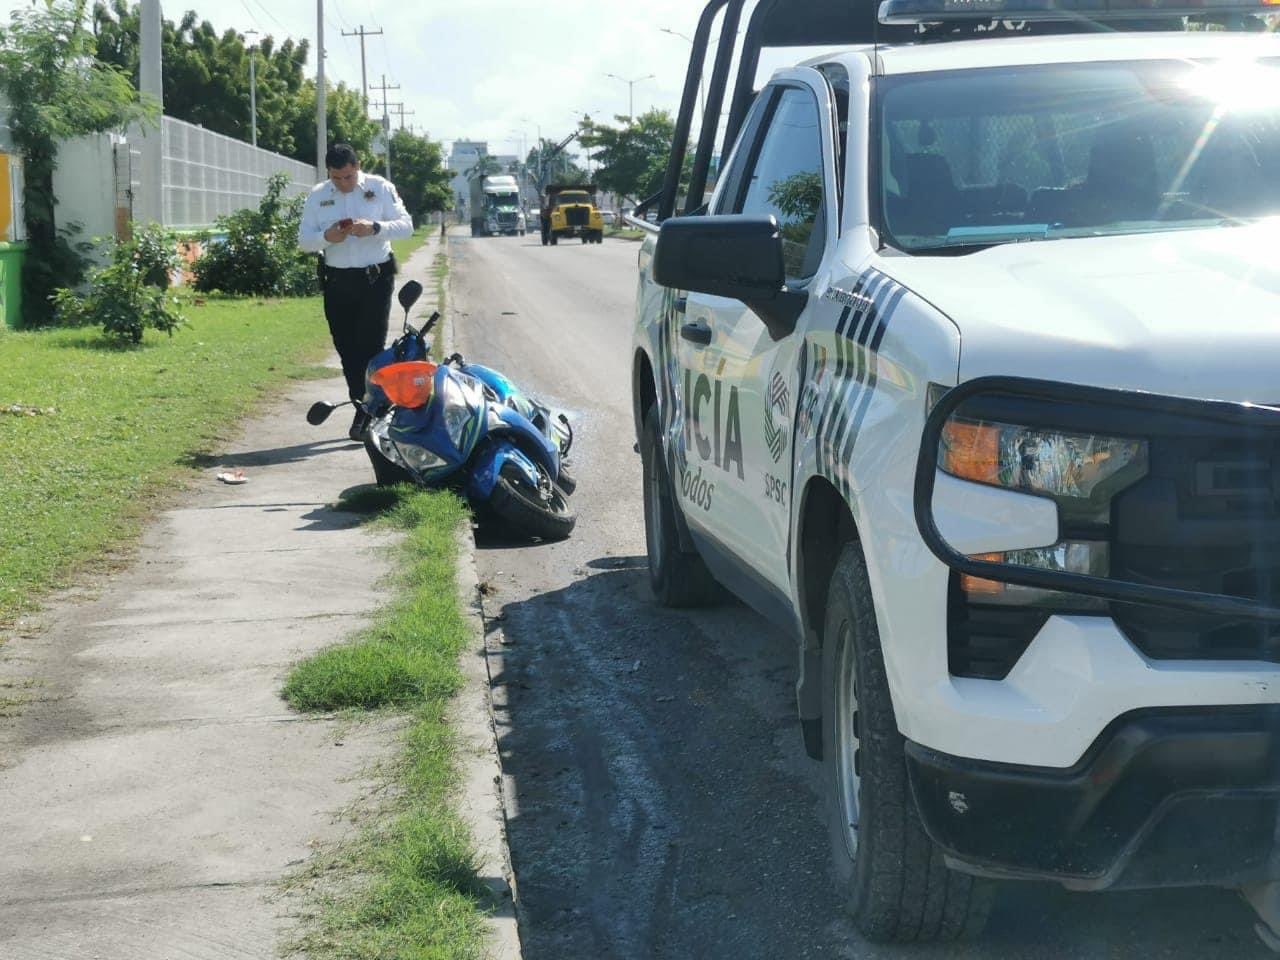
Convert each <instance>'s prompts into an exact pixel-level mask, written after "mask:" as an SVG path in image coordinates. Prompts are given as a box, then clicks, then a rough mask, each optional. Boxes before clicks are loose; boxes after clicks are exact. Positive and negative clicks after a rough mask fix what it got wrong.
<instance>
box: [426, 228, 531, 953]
mask: <svg viewBox="0 0 1280 960" xmlns="http://www.w3.org/2000/svg"><path fill="white" fill-rule="evenodd" d="M431 248H432V252H431V257H432V263H433V264H434V262H435V255H436V253H438V252H439V251H440V250H443V251H444V253H445V255H446V256H448V252H449V245H448V243H447V242H444V243H442V242H441V241H440V240H439V239H438V238H433V240H432V244H431ZM450 277H451V275H447V276H446V277H445V305H446V309H445V310H443V311H442V313H443V314H444V316H443V322H442V323H441V325H440V337H441V342H442V344H443V350H442V351H441V354H442V355H443V356H448V355H449V354H451V353H452V352H453V318H452V315H451V311H450V310H449V309H448V305H449V304H450V303H451V302H452V297H451V296H450V292H449V286H450ZM433 292H434V291H433ZM457 587H458V605H459V608H460V609H461V611H462V615H463V616H464V617H465V618H466V621H467V648H466V651H465V652H464V653H463V655H462V659H461V661H460V664H459V666H460V667H461V669H462V674H463V678H464V686H463V690H462V692H461V693H460V694H459V695H458V697H457V698H456V699H455V701H454V703H453V705H452V707H451V708H450V709H451V713H452V714H453V717H452V719H453V724H452V726H453V728H454V730H455V731H456V732H457V734H458V738H459V741H460V745H461V749H460V750H459V761H458V766H459V774H460V778H461V782H462V796H461V799H460V802H459V806H460V810H459V813H460V814H461V816H462V818H463V820H464V821H465V822H466V823H467V825H468V826H469V827H470V829H471V836H472V838H473V842H474V843H475V846H476V859H477V864H476V866H477V869H478V870H479V873H480V876H481V879H482V880H483V882H484V884H485V886H487V887H488V888H489V890H490V893H491V896H492V902H493V910H492V913H490V915H489V917H488V920H487V923H488V926H489V930H490V946H491V949H492V950H493V953H492V956H493V957H494V958H495V960H521V958H522V956H523V954H522V952H521V946H520V927H519V923H518V922H517V919H516V909H517V908H516V900H517V888H516V875H515V871H514V869H512V866H511V850H510V847H509V846H508V843H507V813H506V810H507V807H506V802H505V798H504V797H503V795H502V783H503V780H502V761H501V758H500V755H499V753H498V736H497V727H496V725H495V723H494V716H493V701H492V697H491V695H490V691H491V690H492V685H493V677H492V670H491V664H490V663H489V655H488V644H487V643H486V640H485V626H484V606H483V603H482V600H481V594H480V576H479V574H478V573H477V571H476V543H475V537H474V536H473V535H472V533H471V530H470V528H464V529H462V530H460V531H459V532H458V569H457Z"/></svg>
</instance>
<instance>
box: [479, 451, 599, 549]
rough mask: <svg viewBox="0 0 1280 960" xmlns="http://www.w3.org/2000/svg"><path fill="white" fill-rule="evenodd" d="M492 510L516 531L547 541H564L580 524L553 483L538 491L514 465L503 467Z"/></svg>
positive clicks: (540, 472)
mask: <svg viewBox="0 0 1280 960" xmlns="http://www.w3.org/2000/svg"><path fill="white" fill-rule="evenodd" d="M538 472H539V474H542V470H541V468H539V471H538ZM543 479H544V480H545V479H546V478H545V476H544V477H543ZM488 506H489V509H490V510H491V511H492V512H493V513H494V515H496V516H497V517H498V518H499V519H501V520H502V521H503V522H504V523H506V524H507V525H508V526H509V527H511V529H512V530H515V531H517V532H519V533H522V534H525V535H526V536H530V537H540V538H541V539H543V540H563V539H564V538H565V537H567V536H569V534H570V533H572V532H573V528H574V526H575V525H576V524H577V522H578V518H577V517H576V516H575V515H574V514H573V513H571V512H570V511H569V504H568V502H567V501H566V500H565V495H564V493H563V491H561V490H560V489H559V488H557V487H556V485H555V484H554V483H550V482H547V483H545V484H543V485H541V486H540V487H539V488H538V489H534V488H533V487H531V486H530V485H529V481H528V480H527V479H525V478H524V475H523V474H522V473H521V472H520V468H519V467H516V466H515V465H513V464H504V465H503V467H502V471H501V472H500V473H499V474H498V480H497V483H496V484H495V485H494V488H493V493H492V494H490V496H489V504H488Z"/></svg>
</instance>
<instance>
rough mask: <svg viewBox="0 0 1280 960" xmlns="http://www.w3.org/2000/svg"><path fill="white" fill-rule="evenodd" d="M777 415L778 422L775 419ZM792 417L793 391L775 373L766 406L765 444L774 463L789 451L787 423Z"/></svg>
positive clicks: (779, 374) (770, 384) (778, 374)
mask: <svg viewBox="0 0 1280 960" xmlns="http://www.w3.org/2000/svg"><path fill="white" fill-rule="evenodd" d="M774 414H777V417H778V420H780V421H781V422H778V420H775V419H774ZM790 416H791V389H790V388H789V387H788V386H787V381H786V379H785V378H784V377H783V376H782V374H781V373H774V375H773V379H772V380H771V381H770V382H769V396H768V397H766V398H765V404H764V443H765V446H766V447H768V448H769V455H770V456H771V457H773V462H774V463H779V462H780V461H781V460H782V453H783V451H784V450H786V449H787V427H786V424H787V421H788V419H789V418H790Z"/></svg>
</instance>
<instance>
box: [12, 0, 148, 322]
mask: <svg viewBox="0 0 1280 960" xmlns="http://www.w3.org/2000/svg"><path fill="white" fill-rule="evenodd" d="M85 7H86V4H85V0H50V2H48V3H45V4H42V5H39V6H33V7H31V8H30V9H23V10H16V11H14V12H13V14H12V19H11V20H10V23H9V25H8V27H5V28H3V29H0V89H2V90H3V92H4V95H5V97H6V99H8V101H9V104H10V110H9V129H10V132H11V134H12V136H13V141H14V144H15V145H16V146H17V148H18V150H19V151H21V153H22V157H23V161H24V167H25V179H26V186H25V189H24V191H23V203H24V206H25V217H26V228H27V244H28V253H27V257H26V262H25V265H24V268H23V272H22V291H23V322H24V323H25V324H26V325H29V326H39V325H43V324H47V323H49V322H50V320H52V318H53V305H52V303H51V301H50V297H51V296H52V294H53V292H54V291H55V290H56V289H58V288H59V287H68V286H75V285H76V284H78V283H79V282H80V281H81V280H82V279H83V278H84V273H85V267H86V261H85V259H84V257H83V256H82V255H81V254H80V252H79V251H78V250H77V249H76V248H75V246H74V245H73V244H72V242H71V240H70V239H69V237H68V235H67V232H68V231H67V230H65V229H64V230H59V227H58V223H57V218H56V216H55V211H54V204H55V203H56V200H55V199H54V194H53V172H54V170H55V169H56V168H57V165H58V147H57V144H58V141H60V140H65V139H70V138H73V137H78V136H84V135H86V134H91V133H102V132H104V131H107V130H119V129H123V128H124V127H125V126H126V125H127V124H129V123H131V122H133V121H136V120H142V119H151V120H154V119H155V118H156V116H157V115H158V112H159V111H158V109H157V108H156V105H155V104H154V103H146V102H144V101H143V100H142V99H141V98H140V97H139V95H138V93H137V90H136V88H135V87H134V86H133V85H131V84H130V82H129V78H128V76H126V75H125V74H124V73H122V72H120V71H119V70H117V69H115V68H114V67H112V66H110V65H109V64H104V63H102V62H100V61H98V60H96V59H94V56H93V53H94V40H93V34H92V33H90V32H89V30H88V29H87V27H86V26H85V22H86V17H85Z"/></svg>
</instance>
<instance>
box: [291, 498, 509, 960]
mask: <svg viewBox="0 0 1280 960" xmlns="http://www.w3.org/2000/svg"><path fill="white" fill-rule="evenodd" d="M383 497H386V493H385V492H383V493H382V494H380V499H381V498H383ZM395 497H396V502H395V503H394V505H393V506H392V507H391V508H390V512H389V514H388V517H387V520H386V522H390V523H393V524H394V525H395V526H397V527H398V528H400V529H402V530H404V531H405V533H406V536H405V538H404V539H403V540H402V541H401V543H400V545H399V546H398V547H397V550H398V556H397V564H396V569H397V570H398V571H400V574H399V576H398V580H399V582H398V583H397V584H396V588H397V589H396V596H397V597H398V598H399V599H398V600H397V601H396V602H395V603H394V604H393V606H391V607H390V608H389V609H388V610H386V611H385V612H384V613H383V614H382V615H381V616H380V617H379V618H378V620H377V622H375V623H374V624H373V625H372V626H371V627H369V628H368V629H367V630H365V631H364V632H363V633H361V634H360V635H358V636H357V637H355V638H354V639H353V640H351V641H350V642H348V643H346V644H343V645H340V646H336V647H331V648H329V649H327V650H324V651H321V652H320V653H318V654H317V655H316V656H314V657H312V658H311V659H309V660H307V661H305V662H304V663H302V664H299V665H298V666H297V667H296V668H295V669H294V670H293V672H292V673H291V674H290V676H289V678H288V679H287V681H286V683H285V688H284V696H285V698H286V699H287V700H288V701H289V703H290V704H291V705H292V706H294V707H295V708H297V709H299V710H309V711H326V712H328V711H335V710H346V709H352V708H357V709H364V710H373V709H379V708H398V709H400V710H407V711H409V712H410V714H411V716H412V718H413V719H412V723H411V725H410V726H409V728H408V730H407V732H406V734H405V737H404V750H403V752H402V754H401V756H400V757H399V758H398V760H397V761H396V762H395V763H394V764H392V765H391V767H390V768H389V770H388V773H389V779H390V781H391V782H390V783H389V784H388V787H389V789H388V790H386V791H385V793H386V795H387V796H389V797H392V798H393V799H390V800H388V801H386V802H385V803H384V804H383V806H382V807H381V808H380V809H379V810H377V811H375V812H374V814H373V816H372V817H371V818H370V819H369V821H368V822H366V823H365V824H364V826H363V829H362V831H361V832H360V835H359V836H358V837H357V838H356V839H355V840H353V841H350V842H349V844H348V845H347V846H345V847H342V848H339V849H337V850H333V851H327V852H326V853H325V854H324V855H322V856H320V857H318V858H317V859H316V861H315V862H314V863H312V864H311V865H310V867H309V869H308V872H307V875H306V876H305V877H303V878H301V879H302V881H303V882H304V883H306V885H307V889H308V890H309V891H310V895H311V897H312V900H313V904H314V909H313V910H312V911H310V912H311V917H310V922H309V923H308V924H307V925H306V929H305V931H304V933H303V934H302V936H301V937H300V938H299V940H298V941H297V942H296V943H295V944H293V945H292V948H293V949H294V950H296V951H299V952H302V953H305V955H306V956H307V957H308V958H310V960H338V958H343V960H347V958H357V960H473V958H479V957H482V956H483V955H484V943H485V927H484V922H483V917H484V911H485V908H486V904H487V902H488V901H487V896H488V894H487V891H486V888H485V887H484V886H483V884H482V883H481V882H480V880H479V878H478V876H477V872H476V866H475V854H474V851H473V848H472V844H471V839H470V836H469V833H468V830H467V828H466V826H465V825H464V824H463V823H462V822H461V820H460V819H459V818H458V817H457V815H456V814H455V813H453V805H452V801H453V798H454V797H455V795H456V789H457V774H456V771H455V767H454V761H453V756H454V744H453V741H452V736H451V733H450V731H449V729H448V727H447V726H446V725H445V723H444V721H443V719H442V717H443V715H444V713H445V709H446V706H447V704H448V701H449V699H450V697H452V696H453V694H454V693H456V692H457V691H458V689H459V688H460V687H461V685H462V676H461V672H460V670H459V668H458V657H459V656H460V654H461V653H462V650H463V648H464V646H465V643H466V639H467V624H466V621H465V618H464V616H463V613H462V611H461V609H460V608H459V604H458V597H457V590H456V586H455V580H454V576H455V567H456V563H457V548H458V542H457V536H458V531H459V528H460V527H461V525H462V524H463V523H464V522H465V518H466V510H465V507H464V506H463V505H462V503H461V502H460V501H459V500H458V499H457V498H456V497H454V496H453V495H451V494H448V493H439V492H424V491H413V490H410V489H409V488H395ZM378 505H379V501H375V500H371V499H369V498H367V497H362V498H361V499H360V500H359V501H358V502H353V503H350V504H347V505H346V506H348V507H349V508H351V509H354V510H357V511H358V512H367V511H369V510H370V509H374V508H376V507H377V506H378ZM380 522H381V521H380Z"/></svg>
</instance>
